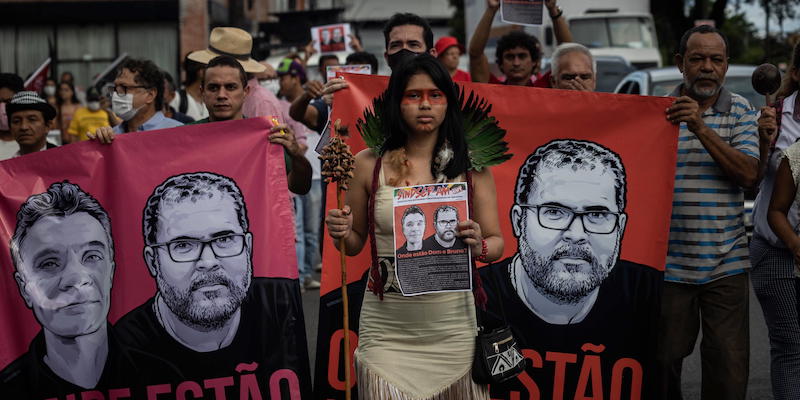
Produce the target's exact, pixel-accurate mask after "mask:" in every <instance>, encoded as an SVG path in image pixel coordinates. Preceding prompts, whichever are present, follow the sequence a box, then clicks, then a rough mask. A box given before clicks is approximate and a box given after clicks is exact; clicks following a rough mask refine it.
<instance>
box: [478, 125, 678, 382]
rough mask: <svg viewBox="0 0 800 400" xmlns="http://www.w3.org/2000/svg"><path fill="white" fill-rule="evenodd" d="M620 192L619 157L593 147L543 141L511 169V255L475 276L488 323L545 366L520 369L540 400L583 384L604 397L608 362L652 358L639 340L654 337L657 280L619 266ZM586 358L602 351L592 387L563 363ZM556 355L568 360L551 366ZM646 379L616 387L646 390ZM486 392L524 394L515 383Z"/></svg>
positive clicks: (648, 271)
mask: <svg viewBox="0 0 800 400" xmlns="http://www.w3.org/2000/svg"><path fill="white" fill-rule="evenodd" d="M626 191H627V186H626V175H625V168H624V166H623V164H622V160H621V159H620V157H619V156H618V155H617V154H616V153H614V152H613V151H611V150H609V149H607V148H605V147H603V146H601V145H599V144H597V143H593V142H588V141H581V140H555V141H552V142H550V143H547V144H546V145H544V146H541V147H539V148H537V149H536V150H535V151H534V153H533V154H531V155H529V156H528V158H527V159H526V161H525V163H523V165H522V167H521V168H520V172H519V175H518V177H517V184H516V189H515V204H514V205H513V206H512V208H511V225H512V227H513V230H514V236H515V237H516V238H517V242H518V251H517V253H516V254H515V255H514V256H512V257H510V258H508V259H506V260H503V261H501V262H499V263H497V264H493V265H491V266H490V267H488V268H483V269H482V270H481V275H482V279H483V282H484V285H485V286H486V287H487V293H488V294H489V304H488V313H487V317H490V318H487V319H489V320H492V319H498V320H505V322H506V323H507V324H508V325H510V326H511V328H512V331H513V333H514V336H515V339H516V340H517V341H518V343H519V344H520V347H521V348H522V349H529V350H533V351H534V352H536V353H538V355H539V356H540V357H541V359H542V360H545V362H544V363H542V362H536V357H533V360H534V362H533V363H532V367H531V365H529V367H528V370H527V373H528V375H529V376H530V377H531V378H532V379H533V381H534V382H536V384H537V385H538V391H539V392H540V393H541V397H542V398H551V397H553V396H555V397H559V398H560V396H559V395H558V393H563V394H564V395H565V398H572V397H573V396H576V393H581V394H582V395H583V394H585V393H586V392H585V391H584V389H586V385H587V384H588V385H589V386H591V387H592V388H593V390H590V391H591V392H592V394H593V396H598V397H599V396H601V394H600V393H596V392H595V391H596V390H602V391H603V393H604V394H605V396H603V397H606V398H607V397H613V396H611V395H610V393H611V390H612V386H618V385H616V384H612V378H613V373H612V370H613V369H614V368H615V362H616V361H617V360H619V359H623V358H625V359H631V360H635V361H633V363H634V364H635V365H636V366H635V367H634V368H637V369H639V371H641V370H642V369H643V366H644V365H645V364H649V361H650V360H651V359H652V354H653V347H654V346H653V345H654V344H653V343H647V340H646V339H647V338H648V336H650V335H648V332H653V333H654V332H655V331H654V327H655V323H656V322H657V315H655V314H657V313H658V309H659V308H658V306H657V305H658V303H657V301H658V299H659V298H660V287H661V282H660V281H659V280H660V279H663V273H661V272H660V271H657V270H656V269H655V268H651V267H648V266H645V265H640V264H636V263H633V262H629V261H624V260H620V259H619V254H620V250H621V243H622V237H623V233H624V231H625V226H626V223H627V222H628V216H627V214H626V213H625V205H626ZM654 302H655V303H654ZM587 352H588V354H591V352H597V353H599V352H602V358H601V361H598V365H597V368H598V369H597V370H595V371H593V373H594V372H596V373H597V374H596V376H595V378H593V379H597V382H593V383H591V384H590V383H589V382H590V380H591V379H590V376H589V374H588V372H587V371H588V370H586V371H584V370H583V368H582V367H581V361H580V360H578V359H575V360H573V359H572V358H570V357H575V356H576V355H581V356H582V357H583V356H585V355H586V354H587ZM555 354H564V355H569V357H567V358H565V359H564V361H563V362H562V363H560V364H559V362H558V361H557V360H556V359H555V358H553V357H554V356H553V355H555ZM565 357H566V356H565ZM556 358H557V357H556ZM570 360H571V361H570ZM547 361H553V362H547ZM570 363H573V365H569V364H570ZM537 364H538V365H537ZM601 371H602V372H601ZM646 372H648V373H649V372H650V371H649V370H646ZM639 377H640V378H641V375H639ZM648 378H649V375H647V374H646V375H645V381H644V382H642V380H639V381H638V384H637V383H636V382H635V381H634V382H632V383H626V384H625V385H624V386H626V387H628V389H629V390H630V391H634V390H646V388H647V387H648V386H647V385H646V382H647V379H648ZM587 379H589V380H587ZM628 385H630V386H628ZM495 388H496V390H497V393H503V392H507V391H508V390H526V391H528V393H532V389H531V387H530V386H529V383H526V382H525V381H524V380H522V379H520V380H511V381H509V382H505V383H503V384H501V385H499V386H498V385H492V392H493V393H494V392H495ZM636 388H638V389H636ZM551 393H552V395H551ZM645 397H646V396H645ZM623 398H625V397H624V396H623Z"/></svg>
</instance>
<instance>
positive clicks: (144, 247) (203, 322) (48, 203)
mask: <svg viewBox="0 0 800 400" xmlns="http://www.w3.org/2000/svg"><path fill="white" fill-rule="evenodd" d="M269 127H270V125H269V122H267V121H266V119H263V118H254V119H249V120H244V121H230V122H221V123H208V124H203V125H193V126H186V127H180V128H174V129H167V130H160V131H151V132H137V133H130V134H125V135H120V136H118V137H117V138H116V140H115V141H114V143H113V144H112V145H110V146H109V145H100V144H98V143H95V142H82V143H78V144H71V145H69V146H65V147H61V148H56V149H51V150H47V151H44V152H38V153H34V154H30V155H27V156H23V157H19V158H15V159H11V160H7V161H3V162H0V194H1V195H0V246H2V251H0V271H2V274H0V283H2V287H4V288H5V289H6V290H4V291H3V293H2V296H3V299H2V300H3V301H2V302H0V303H2V304H0V321H2V323H0V332H2V335H3V337H4V338H6V339H5V345H4V346H3V348H2V350H0V369H2V372H0V377H2V379H0V393H3V394H4V396H10V397H13V398H26V399H48V398H60V399H64V398H155V397H156V396H158V395H159V394H160V395H161V396H164V397H173V398H174V397H179V398H183V397H186V396H187V394H189V395H190V396H191V397H196V398H204V397H205V398H210V397H219V398H223V397H225V395H226V394H227V396H228V397H229V398H234V397H237V398H238V396H239V395H240V394H242V393H249V396H251V397H253V398H265V399H266V398H272V399H279V398H280V399H289V398H291V399H296V398H300V397H301V396H302V397H303V398H305V397H306V396H309V395H310V376H309V371H308V354H307V347H306V346H307V345H306V337H305V327H304V324H303V313H302V301H301V299H300V296H299V286H298V283H297V264H296V257H295V247H294V236H293V234H292V233H291V232H294V223H293V217H292V208H291V205H290V202H289V196H288V191H287V183H286V175H285V169H284V158H283V149H282V147H280V146H278V145H273V144H270V143H269V142H268V141H267V140H266V136H267V135H266V132H267V131H268V128H269ZM287 232H290V233H289V234H287ZM9 247H10V248H9ZM9 250H11V251H9ZM12 256H13V257H12ZM12 258H13V259H12ZM87 357H88V359H89V360H98V359H99V360H103V362H100V363H96V362H88V363H85V362H84V361H85V360H87Z"/></svg>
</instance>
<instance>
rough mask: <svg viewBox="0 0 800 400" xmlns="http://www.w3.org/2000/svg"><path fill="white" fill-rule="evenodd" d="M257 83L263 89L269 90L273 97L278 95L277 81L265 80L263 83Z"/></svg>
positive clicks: (278, 83)
mask: <svg viewBox="0 0 800 400" xmlns="http://www.w3.org/2000/svg"><path fill="white" fill-rule="evenodd" d="M258 83H259V84H260V85H261V87H263V88H264V89H267V90H269V91H270V92H272V94H274V95H275V96H277V95H278V92H280V91H281V83H280V82H279V81H278V80H277V79H265V80H263V81H258Z"/></svg>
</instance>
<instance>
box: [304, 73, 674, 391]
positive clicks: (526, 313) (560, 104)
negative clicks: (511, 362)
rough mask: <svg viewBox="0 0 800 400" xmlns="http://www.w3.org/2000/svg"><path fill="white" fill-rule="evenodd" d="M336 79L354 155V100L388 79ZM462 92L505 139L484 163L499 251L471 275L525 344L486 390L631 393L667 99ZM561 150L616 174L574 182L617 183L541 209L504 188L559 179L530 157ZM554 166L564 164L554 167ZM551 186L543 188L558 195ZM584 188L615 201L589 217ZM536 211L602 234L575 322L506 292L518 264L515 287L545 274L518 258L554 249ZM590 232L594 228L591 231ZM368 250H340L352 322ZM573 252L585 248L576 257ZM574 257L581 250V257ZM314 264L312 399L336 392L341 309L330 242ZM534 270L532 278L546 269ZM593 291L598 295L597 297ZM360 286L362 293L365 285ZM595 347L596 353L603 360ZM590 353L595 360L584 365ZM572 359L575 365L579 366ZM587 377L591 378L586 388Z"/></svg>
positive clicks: (666, 154) (647, 300) (668, 174)
mask: <svg viewBox="0 0 800 400" xmlns="http://www.w3.org/2000/svg"><path fill="white" fill-rule="evenodd" d="M346 80H347V81H348V83H349V89H347V90H343V91H341V92H338V93H337V94H336V100H335V102H334V104H335V108H334V110H333V117H332V120H334V121H335V120H336V119H341V121H342V124H343V125H346V126H348V127H349V129H350V133H351V136H350V137H349V138H348V139H347V141H348V144H349V145H350V146H351V147H352V148H353V152H354V153H356V152H357V151H359V150H361V149H363V148H364V147H365V145H364V144H363V141H362V140H361V138H360V137H359V135H358V133H357V132H356V130H355V126H356V121H357V120H358V119H359V118H363V115H364V111H365V109H367V108H370V107H372V99H374V98H375V97H377V96H378V95H380V93H381V92H382V91H383V90H384V89H385V88H386V84H387V81H388V79H387V78H386V77H375V76H359V75H346ZM463 90H464V91H465V92H466V93H467V94H469V93H471V92H474V94H476V95H478V96H480V97H482V98H483V99H485V100H486V101H487V102H488V103H489V104H490V105H491V107H492V108H491V111H490V113H489V115H490V116H491V117H494V118H496V119H497V120H498V121H499V126H500V127H501V128H503V129H505V130H506V136H505V138H504V140H505V141H507V142H508V145H509V148H510V153H513V155H514V156H513V157H512V158H511V159H510V160H509V161H507V162H505V163H503V164H501V165H499V166H495V167H492V168H491V170H492V173H493V175H494V179H495V185H496V188H497V201H498V213H499V216H500V222H501V228H502V232H503V237H504V240H505V249H504V254H503V257H502V258H501V260H500V261H498V262H496V263H495V264H492V265H490V266H489V267H488V268H486V267H484V268H481V275H482V277H483V280H484V286H485V287H486V288H487V292H488V294H489V297H490V302H489V311H488V314H487V315H488V316H489V317H491V316H495V317H499V316H500V314H501V312H500V310H498V309H497V307H498V306H499V304H500V303H503V304H504V306H505V314H506V315H505V317H506V318H505V319H506V320H507V321H508V323H509V324H510V325H511V326H512V329H513V330H514V333H515V337H516V338H517V340H518V341H519V342H520V344H521V346H522V348H523V350H524V351H523V356H525V357H526V358H529V359H530V360H531V361H532V362H531V363H530V365H529V368H528V370H527V371H526V372H525V373H523V374H522V375H520V376H519V377H518V379H514V380H512V381H511V382H509V383H504V384H503V385H495V386H493V387H492V397H493V398H497V399H500V398H503V399H509V398H515V396H522V397H521V398H526V397H525V395H531V396H533V394H534V393H539V394H540V395H541V396H542V398H549V397H551V395H553V394H557V393H562V394H567V397H571V396H572V395H573V394H574V393H578V392H580V390H581V388H582V387H584V388H585V387H587V386H586V385H589V386H591V387H593V388H595V390H598V391H602V392H603V393H604V394H605V396H604V397H613V396H612V394H613V395H618V394H620V393H622V394H625V393H640V394H641V393H642V391H643V390H644V388H646V386H647V385H646V382H647V381H648V379H649V377H650V376H651V370H650V364H649V362H650V361H651V356H652V354H651V353H650V352H651V350H652V348H654V346H653V341H654V340H655V339H654V338H655V336H654V334H655V329H656V328H655V325H654V321H655V318H657V315H658V306H659V304H660V291H661V282H662V280H663V270H664V265H665V255H666V251H667V240H668V234H669V220H670V213H671V208H672V190H673V182H674V171H675V165H676V151H677V137H678V130H677V126H674V125H671V124H670V123H669V122H668V121H666V119H665V116H664V110H665V109H666V108H667V107H668V106H669V104H670V103H671V99H668V98H650V97H644V98H643V97H639V96H624V95H612V94H606V93H582V92H573V91H561V90H552V89H536V88H523V87H510V86H503V85H484V84H473V83H465V84H463ZM571 152H575V154H577V155H579V156H581V157H584V158H587V159H590V161H592V162H600V161H593V160H594V158H598V159H599V158H602V159H603V160H604V161H602V163H605V164H602V165H604V167H602V168H601V169H600V171H605V169H606V168H607V169H608V170H609V171H615V173H616V174H617V175H616V176H617V179H616V180H614V179H611V180H608V179H607V175H602V174H600V175H598V176H592V175H591V174H589V172H588V171H589V170H588V169H587V170H586V171H584V172H585V173H584V172H581V173H580V174H576V176H578V177H586V179H584V181H586V182H585V183H587V184H595V183H599V182H606V181H607V182H617V184H612V185H611V186H609V187H604V190H606V191H605V192H603V193H594V194H590V193H592V192H591V190H589V189H588V188H589V187H588V186H587V189H586V190H582V189H578V190H576V189H574V188H573V189H570V191H567V192H565V193H566V195H564V194H562V198H559V199H555V200H557V201H555V200H553V199H551V200H553V201H547V202H545V203H546V204H544V205H548V206H549V205H554V206H557V207H556V208H555V209H545V211H542V208H543V207H542V205H543V203H541V201H540V202H539V203H537V204H533V203H531V201H532V200H531V199H532V198H531V196H533V195H532V194H530V193H531V192H529V193H528V194H526V195H525V196H526V197H527V198H526V199H522V198H521V197H520V196H519V195H518V194H517V193H516V192H515V190H516V188H517V186H518V184H520V183H521V182H522V185H521V186H520V187H530V186H533V183H530V180H529V179H530V177H533V176H541V177H542V178H541V179H542V180H543V181H544V182H545V183H547V182H561V181H562V179H563V177H564V175H552V174H551V175H547V174H545V173H544V172H545V171H540V170H539V169H538V168H542V167H539V166H538V165H537V160H538V159H540V158H544V159H547V160H550V159H551V158H553V157H555V158H554V159H553V160H551V162H552V163H554V164H553V165H561V164H564V163H569V162H572V161H569V160H567V161H565V159H568V158H569V157H567V156H564V154H572V153H571ZM526 164H527V167H526ZM598 165H599V164H598ZM575 168H576V170H581V171H583V170H582V169H581V168H584V167H580V166H579V167H575ZM590 169H591V168H590ZM556 172H559V173H561V174H563V173H565V172H564V171H561V170H558V171H556ZM531 174H533V175H531ZM545 177H547V179H545ZM601 178H602V179H601ZM524 182H528V183H524ZM528 185H530V186H528ZM595 186H596V185H595ZM556 189H557V188H552V190H550V191H549V192H552V193H558V190H556ZM541 190H543V189H541ZM526 191H531V189H526ZM615 193H616V194H615ZM540 195H541V193H540V192H537V193H536V196H540ZM564 196H566V197H564ZM534 197H535V196H534ZM584 197H586V198H590V199H596V198H604V199H607V200H614V199H615V198H619V199H620V200H621V201H619V202H616V201H610V202H609V203H608V205H607V207H608V208H603V210H605V211H604V212H603V213H593V214H591V215H590V213H586V212H576V211H581V210H582V207H583V206H586V204H582V205H575V201H578V200H580V201H583V200H582V199H583V198H584ZM329 198H330V195H329ZM576 199H577V200H576ZM523 200H525V201H523ZM540 200H541V199H540ZM617 206H618V208H619V209H617ZM330 207H331V205H330V204H329V205H328V208H330ZM603 207H606V206H603ZM554 212H555V214H554ZM543 213H550V214H546V215H550V216H553V215H559V216H560V215H566V216H567V217H568V220H565V221H567V222H568V226H569V227H572V226H575V225H577V224H572V222H573V221H574V220H575V219H576V218H577V219H581V221H582V224H583V226H584V229H588V230H586V231H585V232H584V233H585V234H586V235H595V236H598V235H605V236H603V237H604V238H605V241H604V242H601V243H595V244H596V246H595V247H594V249H593V250H591V252H593V253H594V257H595V258H597V260H595V261H597V262H596V264H597V265H601V266H605V267H606V268H605V270H606V272H605V273H604V274H603V275H607V276H605V279H602V278H603V276H600V277H599V278H597V279H595V280H596V281H597V282H595V283H594V286H592V289H593V293H595V295H593V296H596V297H592V298H593V300H592V301H591V303H590V304H588V306H587V307H586V310H587V311H586V312H585V313H584V314H583V315H581V316H580V317H579V318H577V319H576V320H574V321H559V320H558V318H557V317H553V316H548V315H541V314H546V313H542V312H541V308H538V307H540V305H539V304H529V299H528V298H526V297H525V296H522V295H519V296H518V295H517V293H516V290H515V289H517V290H520V291H521V293H524V292H525V290H527V289H521V288H520V285H518V284H516V283H514V279H513V278H514V274H511V273H510V272H514V273H519V274H521V275H519V279H522V280H519V281H518V282H522V283H521V285H522V286H525V287H528V286H527V285H529V284H528V283H527V282H528V281H527V280H524V279H523V278H528V277H530V278H531V279H530V281H531V282H532V283H531V284H530V287H536V285H539V284H545V283H543V282H539V283H537V282H536V279H534V278H535V275H536V273H535V272H534V273H528V270H529V268H528V266H529V264H528V263H527V262H526V260H529V259H530V257H527V258H526V255H529V254H530V253H529V251H528V250H527V249H526V247H525V246H524V244H521V243H522V242H525V243H534V244H535V246H533V247H536V248H535V249H534V251H554V252H555V250H553V249H542V246H543V245H539V244H537V241H539V240H543V239H541V236H540V235H539V236H536V235H534V232H533V231H531V229H533V228H531V225H530V224H531V223H533V222H532V221H533V220H532V218H539V219H541V217H542V214H543ZM598 217H602V218H605V221H606V222H608V223H606V224H605V225H604V224H601V223H600V220H599V219H597V218H598ZM555 221H556V220H555V219H554V220H553V221H551V222H548V221H545V224H544V225H552V227H549V228H548V227H547V226H544V225H543V226H544V227H545V228H547V229H550V230H552V231H553V232H561V231H562V229H566V228H562V227H561V226H560V225H559V224H560V222H555ZM557 225H559V226H557ZM587 225H588V226H589V227H588V228H586V226H587ZM538 228H540V227H537V229H538ZM590 231H591V232H590ZM601 231H602V232H603V233H598V232H601ZM326 239H327V236H326ZM595 241H597V240H595ZM368 249H369V247H368V246H365V250H363V251H362V252H361V254H359V255H358V256H356V257H349V258H348V274H347V275H348V278H349V281H350V285H349V286H350V288H349V289H350V290H349V292H350V293H351V295H352V296H354V297H356V298H353V299H351V309H350V310H349V314H350V320H351V321H358V316H359V309H358V305H359V304H360V301H359V300H360V299H361V296H365V294H364V293H363V291H364V280H363V277H364V272H365V271H366V269H367V268H368V266H369V264H370V257H369V251H368ZM554 254H555V253H554ZM581 254H583V253H581ZM581 257H584V255H581V256H580V257H579V256H575V258H581ZM585 258H587V259H591V257H590V256H585ZM515 260H517V261H515ZM323 265H324V267H323V280H322V291H321V292H320V295H321V296H322V298H321V310H320V324H319V327H320V328H319V329H320V332H319V337H318V341H317V343H318V351H317V366H316V371H315V374H316V375H315V376H316V382H317V386H316V394H317V397H318V398H326V399H327V398H341V397H342V394H343V392H342V390H343V387H344V383H343V376H344V373H343V366H341V365H340V363H341V359H342V357H341V354H340V353H341V349H340V347H341V338H342V337H343V332H341V331H340V328H341V323H340V322H338V324H337V321H341V310H337V309H336V307H339V308H340V307H341V304H340V303H338V302H337V300H336V299H337V296H338V293H337V291H336V290H335V289H337V288H338V287H339V277H340V275H339V273H338V253H337V251H336V249H335V248H334V247H333V246H326V247H325V254H324V257H323ZM592 265H594V264H592ZM569 268H572V267H569ZM509 271H510V272H509ZM540 272H541V271H540ZM544 273H545V272H542V275H541V276H545V275H544ZM589 275H590V277H591V278H595V277H597V276H595V275H592V274H589ZM359 278H361V280H359ZM590 281H591V279H590ZM515 285H516V286H515ZM562 289H563V288H562ZM598 291H599V293H600V295H597V293H598ZM366 296H372V294H371V293H369V292H367V294H366ZM582 299H583V298H582ZM595 299H599V300H595ZM634 304H635V305H634ZM501 319H502V318H501ZM534 320H535V321H538V322H537V325H536V328H530V329H529V328H526V327H525V326H524V324H528V325H529V326H530V324H531V323H532V322H531V321H534ZM578 320H580V321H578ZM354 325H355V324H354ZM603 326H604V327H603ZM351 329H352V332H351V333H350V334H351V335H353V339H352V340H351V342H353V341H355V340H356V339H357V332H358V327H357V325H355V326H352V325H351ZM531 331H535V332H537V335H538V336H539V337H538V338H533V337H532V336H531V333H530V332H531ZM565 332H569V333H565ZM542 338H545V339H542ZM565 338H569V340H567V339H565ZM537 339H538V340H539V343H537V341H536V340H537ZM599 353H602V361H601V360H600V356H599V355H598V354H599ZM593 357H597V358H593ZM573 358H574V360H573ZM595 361H596V364H597V365H596V367H597V368H596V369H592V368H594V364H593V363H595ZM583 367H585V368H586V369H585V370H582V368H583ZM590 367H591V368H590ZM595 371H596V372H597V373H595ZM590 372H592V373H591V374H590ZM623 373H624V374H627V375H625V377H626V378H625V380H624V384H623V381H622V380H620V379H622V376H623V375H622V374H623ZM601 374H602V378H601V377H600V375H601ZM630 376H633V377H634V378H636V377H638V380H636V379H634V380H630V379H631V378H630ZM556 378H557V379H556ZM590 378H591V379H590ZM595 381H596V385H597V386H592V385H595V383H594V382H595ZM589 392H592V393H594V392H593V391H592V390H588V389H587V391H585V392H580V393H589ZM596 395H599V394H596ZM646 397H647V396H645V398H646Z"/></svg>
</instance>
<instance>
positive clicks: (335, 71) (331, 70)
mask: <svg viewBox="0 0 800 400" xmlns="http://www.w3.org/2000/svg"><path fill="white" fill-rule="evenodd" d="M343 72H347V73H351V74H361V75H369V74H371V73H372V66H371V65H369V64H353V65H329V66H327V67H326V71H325V75H326V76H327V78H328V80H331V79H333V78H336V77H337V76H340V74H341V73H343Z"/></svg>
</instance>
